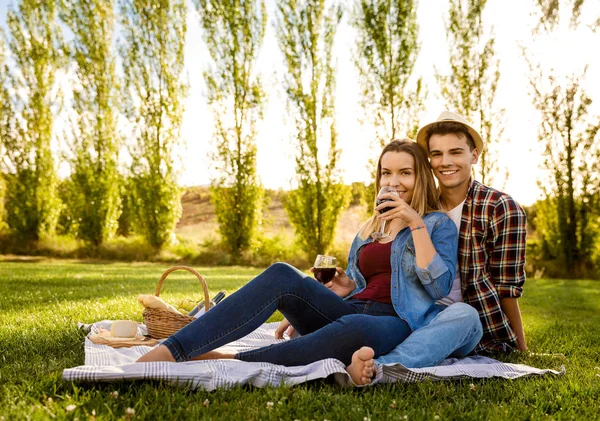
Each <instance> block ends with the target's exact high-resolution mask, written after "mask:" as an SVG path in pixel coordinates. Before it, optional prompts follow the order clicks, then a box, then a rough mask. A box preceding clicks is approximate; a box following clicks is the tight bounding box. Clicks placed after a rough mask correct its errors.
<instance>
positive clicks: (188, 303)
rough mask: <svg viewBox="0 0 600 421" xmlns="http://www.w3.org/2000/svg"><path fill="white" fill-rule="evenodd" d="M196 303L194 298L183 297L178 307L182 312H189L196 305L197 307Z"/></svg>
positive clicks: (178, 302)
mask: <svg viewBox="0 0 600 421" xmlns="http://www.w3.org/2000/svg"><path fill="white" fill-rule="evenodd" d="M196 304H197V303H196V302H195V301H194V300H190V299H189V298H182V299H181V300H179V301H177V304H176V307H177V309H178V310H179V311H180V312H181V313H183V314H188V313H189V312H190V311H192V309H193V308H194V307H196Z"/></svg>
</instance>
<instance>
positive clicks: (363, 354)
mask: <svg viewBox="0 0 600 421" xmlns="http://www.w3.org/2000/svg"><path fill="white" fill-rule="evenodd" d="M374 356H375V351H373V348H369V347H368V346H363V347H362V348H361V349H359V350H358V357H359V358H360V359H361V360H363V361H367V360H371V359H373V357H374Z"/></svg>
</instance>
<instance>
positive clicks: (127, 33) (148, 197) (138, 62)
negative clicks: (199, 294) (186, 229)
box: [120, 0, 188, 248]
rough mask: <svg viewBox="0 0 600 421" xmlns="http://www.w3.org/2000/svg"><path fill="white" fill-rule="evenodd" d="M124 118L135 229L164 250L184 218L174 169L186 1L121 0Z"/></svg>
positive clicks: (180, 108)
mask: <svg viewBox="0 0 600 421" xmlns="http://www.w3.org/2000/svg"><path fill="white" fill-rule="evenodd" d="M120 9H121V26H122V32H123V37H124V40H125V42H124V43H123V44H122V45H121V46H120V53H121V57H122V59H123V72H124V75H125V76H124V77H125V80H124V92H123V101H124V108H125V112H126V115H127V116H128V117H129V120H130V121H131V123H132V124H133V126H134V130H133V132H132V138H133V145H132V147H131V149H130V152H131V155H132V158H133V163H132V166H131V171H132V180H131V181H132V184H133V192H132V194H133V196H134V201H135V206H136V210H137V214H138V217H137V219H136V224H137V226H136V231H138V232H140V233H142V234H143V235H144V236H145V238H146V240H147V241H148V243H149V244H150V245H152V246H154V247H157V248H160V247H162V246H163V245H164V244H165V243H167V242H168V241H169V239H170V237H171V234H172V233H173V230H174V229H175V226H176V224H177V221H178V220H179V217H180V216H181V193H182V191H181V189H180V187H179V186H178V185H177V180H176V178H177V174H176V170H175V168H174V157H173V153H174V147H175V146H176V145H177V144H178V142H179V141H180V128H181V122H182V118H183V112H184V107H183V100H184V98H185V96H186V95H187V91H188V84H187V82H185V81H184V80H183V77H182V76H183V71H184V55H183V53H184V44H185V35H186V31H187V23H186V17H187V7H186V1H185V0H121V1H120Z"/></svg>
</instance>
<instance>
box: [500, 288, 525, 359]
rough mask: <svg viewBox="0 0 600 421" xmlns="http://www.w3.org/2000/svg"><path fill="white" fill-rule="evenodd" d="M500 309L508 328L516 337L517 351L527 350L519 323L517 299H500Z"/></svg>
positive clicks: (520, 322) (521, 326)
mask: <svg viewBox="0 0 600 421" xmlns="http://www.w3.org/2000/svg"><path fill="white" fill-rule="evenodd" d="M500 307H501V308H502V311H503V312H504V314H506V317H508V320H510V326H511V327H512V329H513V330H514V331H515V334H516V335H517V348H518V349H519V351H526V350H527V341H525V332H524V331H523V323H522V321H521V310H520V309H519V300H518V299H517V298H500Z"/></svg>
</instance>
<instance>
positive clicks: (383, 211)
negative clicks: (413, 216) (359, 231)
mask: <svg viewBox="0 0 600 421" xmlns="http://www.w3.org/2000/svg"><path fill="white" fill-rule="evenodd" d="M393 201H394V200H393V199H377V202H376V203H377V206H379V205H381V204H382V203H385V202H393ZM392 209H394V208H383V209H380V210H379V213H385V212H387V211H390V210H392Z"/></svg>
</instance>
